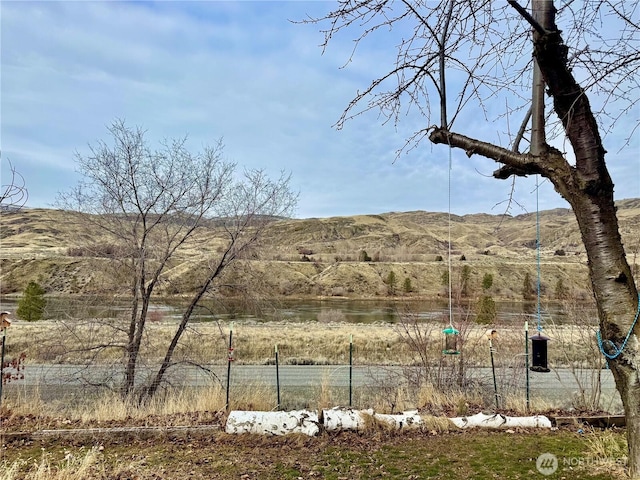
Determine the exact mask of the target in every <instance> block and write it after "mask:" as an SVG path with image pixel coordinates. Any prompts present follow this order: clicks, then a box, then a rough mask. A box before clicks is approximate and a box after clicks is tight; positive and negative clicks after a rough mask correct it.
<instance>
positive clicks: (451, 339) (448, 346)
mask: <svg viewBox="0 0 640 480" xmlns="http://www.w3.org/2000/svg"><path fill="white" fill-rule="evenodd" d="M442 333H444V349H443V350H442V353H443V354H445V355H459V354H460V350H458V336H459V335H460V332H459V331H458V330H456V329H455V328H454V326H453V325H449V326H448V327H447V328H445V329H444V330H442Z"/></svg>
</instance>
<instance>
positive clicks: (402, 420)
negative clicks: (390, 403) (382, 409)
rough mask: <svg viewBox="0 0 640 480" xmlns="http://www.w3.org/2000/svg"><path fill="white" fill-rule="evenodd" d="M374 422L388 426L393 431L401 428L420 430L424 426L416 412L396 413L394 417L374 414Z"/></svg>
mask: <svg viewBox="0 0 640 480" xmlns="http://www.w3.org/2000/svg"><path fill="white" fill-rule="evenodd" d="M373 417H374V418H375V419H376V420H379V421H381V422H384V423H387V424H389V425H390V426H391V427H392V428H394V429H395V430H402V429H403V428H420V427H422V426H423V425H424V422H423V421H422V417H421V416H420V415H419V414H418V411H417V410H413V411H410V412H404V413H398V414H395V415H390V414H385V413H376V414H374V416H373Z"/></svg>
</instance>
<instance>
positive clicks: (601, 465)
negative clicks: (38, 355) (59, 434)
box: [0, 430, 625, 480]
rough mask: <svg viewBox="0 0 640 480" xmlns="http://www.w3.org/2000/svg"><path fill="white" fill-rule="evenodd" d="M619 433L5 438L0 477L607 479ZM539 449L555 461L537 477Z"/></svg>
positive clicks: (619, 453)
mask: <svg viewBox="0 0 640 480" xmlns="http://www.w3.org/2000/svg"><path fill="white" fill-rule="evenodd" d="M624 450H625V442H624V436H623V434H622V433H621V432H586V433H583V434H580V433H576V432H575V431H568V430H558V431H516V432H504V431H501V432H498V431H479V430H474V431H460V432H449V433H437V432H428V431H425V432H388V431H369V432H364V433H357V434H356V433H351V432H342V433H337V434H329V433H323V434H321V435H320V436H318V437H312V438H309V437H306V436H298V435H291V436H286V437H262V436H254V435H239V436H231V435H227V434H223V433H214V434H206V435H202V434H190V435H164V436H161V437H147V438H145V437H144V435H138V436H121V437H114V436H110V437H103V438H100V437H94V438H92V439H89V440H86V439H85V440H83V439H81V438H76V439H74V440H69V439H66V440H60V439H57V440H52V441H28V442H23V443H9V444H7V443H4V442H3V445H2V450H1V451H0V480H14V479H34V480H37V479H38V480H39V479H43V480H44V479H47V480H49V479H51V480H53V479H60V480H62V479H65V480H72V479H87V478H91V479H139V480H143V479H154V480H156V479H167V480H169V479H176V480H178V479H180V480H182V479H186V478H192V479H198V478H202V479H205V478H206V479H261V480H263V479H274V480H275V479H277V480H285V479H292V480H297V479H313V478H318V479H321V478H322V479H334V480H340V479H344V480H346V479H349V480H351V479H373V478H396V479H405V480H406V479H461V478H469V479H474V480H482V479H495V478H500V479H535V478H540V479H542V478H551V479H571V480H581V479H594V480H595V479H601V480H605V479H614V478H624V470H623V466H622V465H623V464H624V461H625V459H624ZM543 453H551V454H553V455H555V456H556V457H557V459H558V470H557V471H556V472H555V473H554V474H552V475H550V476H548V477H545V476H543V475H542V474H541V473H539V471H538V470H537V468H536V460H537V458H538V456H539V455H541V454H543Z"/></svg>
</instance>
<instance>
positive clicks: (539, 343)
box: [530, 332, 551, 373]
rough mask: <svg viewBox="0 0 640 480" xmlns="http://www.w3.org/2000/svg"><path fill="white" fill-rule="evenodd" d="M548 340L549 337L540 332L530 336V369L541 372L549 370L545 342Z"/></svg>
mask: <svg viewBox="0 0 640 480" xmlns="http://www.w3.org/2000/svg"><path fill="white" fill-rule="evenodd" d="M549 340H550V338H549V337H546V336H544V335H543V334H542V333H540V332H538V333H536V334H535V335H533V336H531V367H530V370H531V371H533V372H541V373H548V372H550V371H551V370H549V367H548V365H547V342H548V341H549Z"/></svg>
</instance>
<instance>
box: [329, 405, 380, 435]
mask: <svg viewBox="0 0 640 480" xmlns="http://www.w3.org/2000/svg"><path fill="white" fill-rule="evenodd" d="M365 415H373V410H354V409H352V408H341V407H334V408H331V409H328V410H322V419H323V423H324V428H325V429H326V430H328V431H333V430H362V429H363V428H364V426H365V417H364V416H365Z"/></svg>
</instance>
